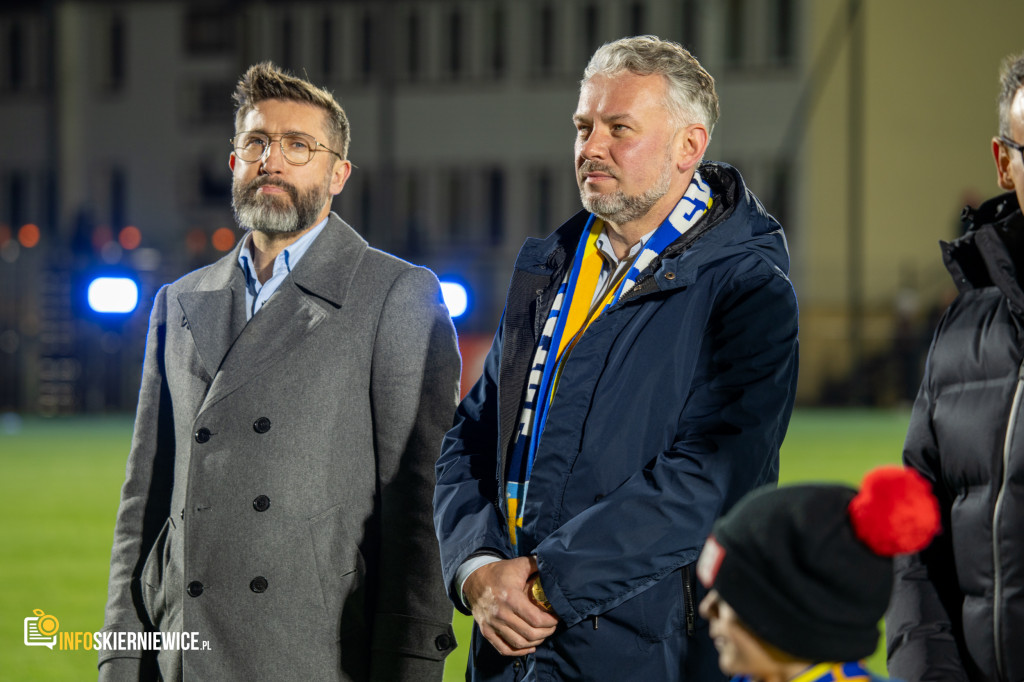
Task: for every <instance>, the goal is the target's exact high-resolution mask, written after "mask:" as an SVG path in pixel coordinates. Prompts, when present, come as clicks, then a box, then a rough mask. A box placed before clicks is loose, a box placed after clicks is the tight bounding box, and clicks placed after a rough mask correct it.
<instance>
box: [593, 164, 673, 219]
mask: <svg viewBox="0 0 1024 682" xmlns="http://www.w3.org/2000/svg"><path fill="white" fill-rule="evenodd" d="M671 184H672V167H671V166H670V165H666V166H665V170H664V171H663V172H662V174H661V177H659V178H658V182H657V184H655V185H654V187H652V188H650V189H649V190H647V191H646V192H644V193H643V194H634V195H632V196H627V195H626V194H625V193H624V192H623V191H622V190H619V191H617V192H615V193H613V194H598V195H594V196H590V195H587V194H586V192H584V190H583V183H582V182H579V186H580V201H581V202H583V208H585V209H587V210H588V211H590V212H591V213H593V214H594V215H596V216H597V217H598V218H600V219H601V220H604V221H605V222H610V223H612V224H614V225H623V224H625V223H629V222H632V221H634V220H638V219H640V218H643V217H644V216H645V215H647V214H648V213H649V212H650V210H651V209H652V208H653V207H654V205H655V204H656V203H658V200H659V199H661V198H662V197H663V196H665V195H666V194H668V188H669V186H670V185H671Z"/></svg>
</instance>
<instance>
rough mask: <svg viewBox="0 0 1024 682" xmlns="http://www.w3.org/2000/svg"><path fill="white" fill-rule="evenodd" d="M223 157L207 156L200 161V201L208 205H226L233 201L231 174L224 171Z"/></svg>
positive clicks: (198, 178)
mask: <svg viewBox="0 0 1024 682" xmlns="http://www.w3.org/2000/svg"><path fill="white" fill-rule="evenodd" d="M222 164H223V161H222V159H221V157H219V156H217V157H212V156H210V157H206V158H204V159H201V160H200V161H199V163H198V164H197V165H198V172H197V173H196V177H197V182H198V183H199V186H198V188H197V190H198V195H199V202H200V203H202V204H204V205H207V206H224V205H225V204H226V202H229V201H231V176H230V175H229V174H228V173H225V172H224V169H223V168H222Z"/></svg>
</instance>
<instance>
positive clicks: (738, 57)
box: [725, 0, 746, 67]
mask: <svg viewBox="0 0 1024 682" xmlns="http://www.w3.org/2000/svg"><path fill="white" fill-rule="evenodd" d="M745 4H746V3H745V2H744V0H726V3H725V61H726V64H727V65H728V66H730V67H737V66H743V65H744V62H745V61H746V50H745V45H746V41H745V40H744V34H745V33H746V31H745V30H744V18H745V16H746V12H745V10H746V8H745V7H744V5H745Z"/></svg>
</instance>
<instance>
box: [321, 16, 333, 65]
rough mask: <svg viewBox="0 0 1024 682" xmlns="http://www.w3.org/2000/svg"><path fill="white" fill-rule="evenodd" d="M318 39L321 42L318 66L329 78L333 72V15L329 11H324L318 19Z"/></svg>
mask: <svg viewBox="0 0 1024 682" xmlns="http://www.w3.org/2000/svg"><path fill="white" fill-rule="evenodd" d="M320 39H321V41H322V43H323V45H322V47H323V50H322V52H321V62H320V68H321V69H322V70H323V72H324V77H327V78H329V77H330V75H331V74H332V73H333V72H334V17H333V16H332V15H331V13H330V12H327V13H325V14H324V16H323V18H322V19H321V20H320Z"/></svg>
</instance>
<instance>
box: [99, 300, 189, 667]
mask: <svg viewBox="0 0 1024 682" xmlns="http://www.w3.org/2000/svg"><path fill="white" fill-rule="evenodd" d="M166 292H167V289H166V287H164V288H162V289H160V291H159V292H158V293H157V295H156V298H155V300H154V302H153V310H152V312H151V313H150V318H149V332H148V334H147V336H146V353H145V359H144V362H143V367H142V385H141V388H140V390H139V402H138V408H137V412H136V415H135V430H134V433H133V434H132V444H131V450H130V452H129V454H128V463H127V466H126V471H125V481H124V485H123V486H122V488H121V502H120V505H119V506H118V510H117V520H116V522H115V525H114V545H113V549H112V551H111V557H110V579H109V584H108V588H107V590H108V594H107V606H106V613H105V615H104V625H103V630H104V631H114V632H119V631H124V632H142V631H146V630H152V629H153V624H152V623H150V622H149V617H148V616H147V615H146V612H145V608H144V606H143V601H142V594H141V585H140V582H139V575H140V573H141V571H142V567H143V565H144V563H145V561H146V558H147V556H148V555H149V552H150V550H151V549H152V547H153V545H154V543H155V541H156V539H157V536H158V535H159V534H160V531H161V529H162V528H163V526H164V524H165V523H166V521H167V518H168V515H169V513H170V496H171V487H172V483H173V477H174V423H173V416H172V413H171V399H170V392H169V390H168V386H167V375H166V372H165V371H164V342H165V338H166V334H165V332H166V307H167V306H166ZM99 666H100V679H101V680H103V679H118V680H129V679H156V677H157V675H156V672H155V670H156V668H155V658H150V657H143V655H142V652H132V651H119V652H108V651H101V652H100V654H99Z"/></svg>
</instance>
